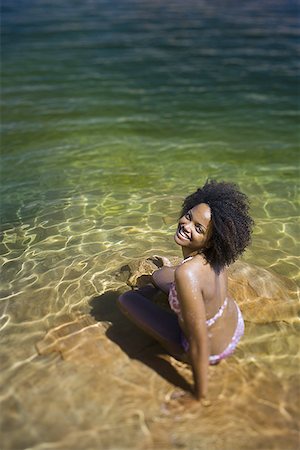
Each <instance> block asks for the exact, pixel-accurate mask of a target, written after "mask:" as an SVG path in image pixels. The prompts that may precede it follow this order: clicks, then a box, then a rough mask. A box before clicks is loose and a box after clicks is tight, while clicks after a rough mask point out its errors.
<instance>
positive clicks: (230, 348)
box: [181, 303, 245, 365]
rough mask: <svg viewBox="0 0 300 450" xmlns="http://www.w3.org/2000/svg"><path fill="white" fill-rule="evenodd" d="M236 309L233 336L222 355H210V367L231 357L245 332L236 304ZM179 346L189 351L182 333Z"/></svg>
mask: <svg viewBox="0 0 300 450" xmlns="http://www.w3.org/2000/svg"><path fill="white" fill-rule="evenodd" d="M235 304H236V303H235ZM236 307H237V311H238V321H237V326H236V329H235V332H234V335H233V336H232V339H231V342H230V343H229V344H228V345H227V347H226V348H225V350H223V351H222V353H220V354H219V355H210V357H209V364H210V365H214V364H218V363H219V362H220V361H221V360H222V359H225V358H227V357H228V356H230V355H232V353H233V352H234V350H235V348H236V346H237V345H238V343H239V340H240V339H241V337H242V336H243V334H244V330H245V325H244V319H243V316H242V313H241V310H240V308H239V307H238V305H237V304H236ZM181 345H182V347H183V348H184V351H185V352H187V351H188V349H189V343H188V341H187V339H186V337H185V335H184V334H183V333H182V334H181Z"/></svg>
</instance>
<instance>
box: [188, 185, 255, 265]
mask: <svg viewBox="0 0 300 450" xmlns="http://www.w3.org/2000/svg"><path fill="white" fill-rule="evenodd" d="M200 203H206V204H207V205H209V207H210V210H211V221H212V231H211V235H210V239H209V241H208V243H207V245H206V248H205V249H203V250H202V252H201V253H202V254H203V256H204V258H205V260H206V261H207V262H208V263H209V264H210V265H211V266H212V268H213V269H214V270H215V271H216V272H217V273H219V272H220V271H221V270H222V269H223V268H224V267H225V266H228V265H229V264H231V263H233V262H234V261H236V259H237V258H238V257H239V256H240V255H241V254H242V253H243V252H244V250H245V249H246V247H247V246H248V245H249V243H250V241H251V233H252V228H253V225H254V222H253V220H252V218H251V217H250V215H249V199H248V197H247V196H246V195H245V194H243V193H242V192H240V191H239V190H238V186H237V185H236V184H234V183H228V182H225V181H222V182H217V181H216V180H207V181H206V183H205V185H204V186H203V187H202V188H199V189H197V191H196V192H194V193H193V194H191V195H189V196H188V197H186V199H185V200H184V202H183V205H182V211H181V216H184V215H185V214H187V212H188V211H189V210H190V209H192V208H194V206H196V205H199V204H200Z"/></svg>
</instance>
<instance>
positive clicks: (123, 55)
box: [0, 0, 299, 450]
mask: <svg viewBox="0 0 300 450" xmlns="http://www.w3.org/2000/svg"><path fill="white" fill-rule="evenodd" d="M297 17H298V14H297V8H296V3H295V2H293V1H287V2H280V1H272V2H267V1H264V2H258V1H255V0H251V1H248V2H247V3H245V4H241V5H238V4H237V2H226V5H225V4H223V3H222V2H219V1H216V2H214V3H213V5H212V4H211V3H209V2H208V1H198V0H197V1H192V0H189V1H187V2H184V3H182V2H179V1H172V2H168V3H166V2H164V3H163V2H160V1H154V2H144V1H139V2H137V1H128V0H126V1H123V2H121V1H120V0H118V1H116V0H114V1H113V2H108V1H100V0H99V1H98V0H94V1H92V0H90V1H86V2H81V3H79V2H76V3H75V4H74V2H71V1H64V2H58V1H57V0H52V1H51V2H47V1H46V0H43V1H37V0H35V1H34V0H32V1H29V0H24V1H21V0H17V1H15V2H13V3H12V2H9V1H8V0H5V1H4V2H3V6H2V22H3V39H2V41H3V42H2V60H3V65H2V66H3V67H2V101H3V116H2V146H1V147H2V172H1V212H2V214H1V216H2V241H1V254H2V256H1V285H2V295H1V303H0V305H1V318H0V327H1V329H0V332H1V341H2V348H1V368H2V371H1V402H2V406H1V421H2V425H1V442H2V446H3V448H4V449H12V450H15V449H25V448H32V449H35V450H38V449H39V450H42V449H43V450H44V449H50V448H51V449H74V448H75V449H78V450H81V449H98V448H101V449H105V450H106V449H133V448H136V449H154V448H159V449H171V448H183V449H185V448H186V449H189V450H190V449H202V448H203V449H207V448H209V449H210V450H219V449H222V450H226V449H233V450H237V449H251V450H252V449H257V448H263V449H268V450H269V449H282V448H285V449H295V448H297V442H298V440H297V439H298V437H299V436H298V432H299V428H298V423H299V407H298V405H297V398H298V397H297V396H298V395H299V382H298V381H297V378H298V375H299V349H298V345H297V332H298V329H299V319H298V317H297V315H296V312H297V309H298V298H297V285H298V282H299V275H298V255H299V252H298V247H297V245H298V242H297V240H298V236H299V223H298V221H297V215H298V211H299V203H298V198H297V184H298V179H299V156H298V147H299V145H298V144H299V127H297V118H298V101H299V96H298V93H299V91H298V89H299V85H298V82H297V75H298V73H299V72H298V67H297V62H298V61H297V56H296V55H297V50H298V41H297V34H298V28H297ZM207 177H216V178H218V179H225V180H234V181H235V182H237V183H238V184H239V185H240V187H241V189H242V190H243V191H245V192H246V193H247V194H248V195H249V196H250V198H251V202H252V212H253V217H254V219H255V222H256V226H255V230H254V235H253V243H252V246H251V247H250V248H249V249H248V250H247V252H246V254H245V255H244V257H243V263H244V265H242V266H238V269H237V270H236V272H234V273H233V284H232V287H231V289H232V291H233V293H234V295H235V297H236V298H237V301H238V302H239V304H240V305H241V308H242V310H243V313H244V315H245V319H246V334H245V337H244V339H243V341H242V342H241V344H240V346H239V349H238V351H237V352H236V354H235V355H234V356H233V357H232V358H230V360H228V361H225V362H223V363H222V364H221V365H220V366H217V367H216V368H212V370H211V371H210V377H211V380H210V396H211V398H212V406H211V407H210V408H207V409H205V410H203V409H202V410H196V411H195V410H192V411H189V410H182V409H180V405H179V404H178V403H176V401H175V402H174V401H172V400H170V393H171V392H172V391H173V390H174V389H176V388H177V387H182V388H186V383H187V382H189V381H190V380H191V373H190V370H189V368H188V367H186V366H185V365H181V364H179V363H178V362H176V361H174V360H172V359H171V358H170V357H168V356H166V355H161V349H160V347H159V346H158V345H155V344H154V343H153V342H152V341H151V340H150V339H148V338H147V337H145V336H144V335H143V334H142V333H140V332H138V330H136V329H135V328H134V327H133V326H132V325H131V324H129V323H127V322H126V320H125V319H124V318H122V317H121V316H120V314H119V313H118V311H117V310H116V307H115V298H116V296H117V292H119V291H122V290H125V289H126V288H127V286H126V284H125V282H124V280H122V279H120V278H118V277H116V271H117V270H118V269H119V268H120V267H121V266H123V265H125V264H128V263H129V262H131V261H132V260H135V259H137V258H140V257H147V256H150V255H152V254H157V253H158V254H162V255H169V256H178V255H179V250H178V248H176V247H175V245H174V243H173V238H172V234H173V232H174V229H175V223H176V217H177V215H178V211H179V209H180V204H181V201H182V199H183V197H184V196H185V195H186V194H187V193H189V192H191V191H192V190H193V189H195V188H196V187H197V186H199V185H201V184H202V183H203V182H204V181H205V179H206V178H207Z"/></svg>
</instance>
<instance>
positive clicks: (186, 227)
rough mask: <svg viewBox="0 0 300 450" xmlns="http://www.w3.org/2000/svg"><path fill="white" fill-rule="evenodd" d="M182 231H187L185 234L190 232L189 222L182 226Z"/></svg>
mask: <svg viewBox="0 0 300 450" xmlns="http://www.w3.org/2000/svg"><path fill="white" fill-rule="evenodd" d="M183 229H184V231H187V232H189V233H190V232H191V222H188V223H184V224H183Z"/></svg>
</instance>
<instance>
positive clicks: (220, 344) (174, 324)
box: [119, 180, 253, 400]
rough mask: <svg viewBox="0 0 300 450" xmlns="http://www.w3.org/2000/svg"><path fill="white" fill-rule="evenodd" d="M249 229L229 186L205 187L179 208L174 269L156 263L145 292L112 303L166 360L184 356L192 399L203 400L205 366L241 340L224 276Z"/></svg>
mask: <svg viewBox="0 0 300 450" xmlns="http://www.w3.org/2000/svg"><path fill="white" fill-rule="evenodd" d="M252 227H253V221H252V219H251V217H250V215H249V202H248V198H247V197H246V195H245V194H243V193H241V192H240V191H239V190H238V189H237V187H236V185H234V184H232V183H226V182H216V181H214V180H211V181H207V182H206V183H205V185H204V186H203V187H202V188H199V189H198V190H197V191H196V192H194V193H193V194H191V195H189V196H188V197H187V198H186V199H185V200H184V203H183V207H182V211H181V217H180V219H179V223H178V227H177V231H176V233H175V236H174V239H175V242H176V243H177V244H178V245H180V246H181V248H182V254H183V261H182V263H181V264H180V265H179V266H177V267H170V264H169V261H168V260H167V259H166V258H160V260H161V264H162V265H163V267H162V268H160V269H159V270H157V271H155V272H154V273H153V274H152V283H153V286H154V287H153V288H152V290H151V288H150V289H149V288H146V289H141V290H138V291H131V292H127V293H125V294H123V295H122V296H121V297H120V298H119V306H120V308H121V310H122V311H123V312H124V314H126V315H127V317H129V318H130V319H131V320H132V321H134V322H135V323H136V324H137V325H138V326H139V327H141V328H142V329H143V330H145V331H146V332H147V333H149V334H150V335H151V336H153V337H154V338H156V339H157V340H158V341H159V342H161V344H162V345H164V347H165V348H166V349H167V350H168V351H169V352H170V353H171V354H173V355H175V356H176V357H180V354H182V353H183V352H184V353H185V354H186V356H187V357H188V358H187V359H188V361H189V362H190V364H191V366H192V369H193V376H194V395H195V397H196V399H197V400H203V399H205V398H206V396H207V384H208V376H207V374H208V365H209V364H217V363H219V362H220V361H221V360H222V359H224V358H226V357H228V356H229V355H231V354H232V352H233V351H234V349H235V347H236V346H237V343H238V342H239V340H240V338H241V337H242V335H243V333H244V322H243V317H242V314H241V311H240V309H239V307H238V305H237V304H236V302H235V301H234V300H233V299H232V298H231V297H230V296H229V295H228V290H227V289H228V282H227V270H226V269H227V267H228V266H229V265H230V264H231V263H233V262H234V261H235V260H236V259H237V258H238V256H239V255H241V254H242V253H243V251H244V250H245V248H246V247H247V245H248V244H249V243H250V237H251V232H252ZM154 289H160V290H162V291H163V292H165V293H167V294H168V299H169V304H170V307H171V309H172V310H173V311H174V312H175V313H176V315H174V314H172V313H171V312H168V311H165V310H162V309H161V308H159V307H158V306H156V305H155V304H153V302H151V300H150V299H149V295H150V296H151V293H152V294H153V292H154ZM177 319H178V320H177ZM183 356H184V355H183Z"/></svg>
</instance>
